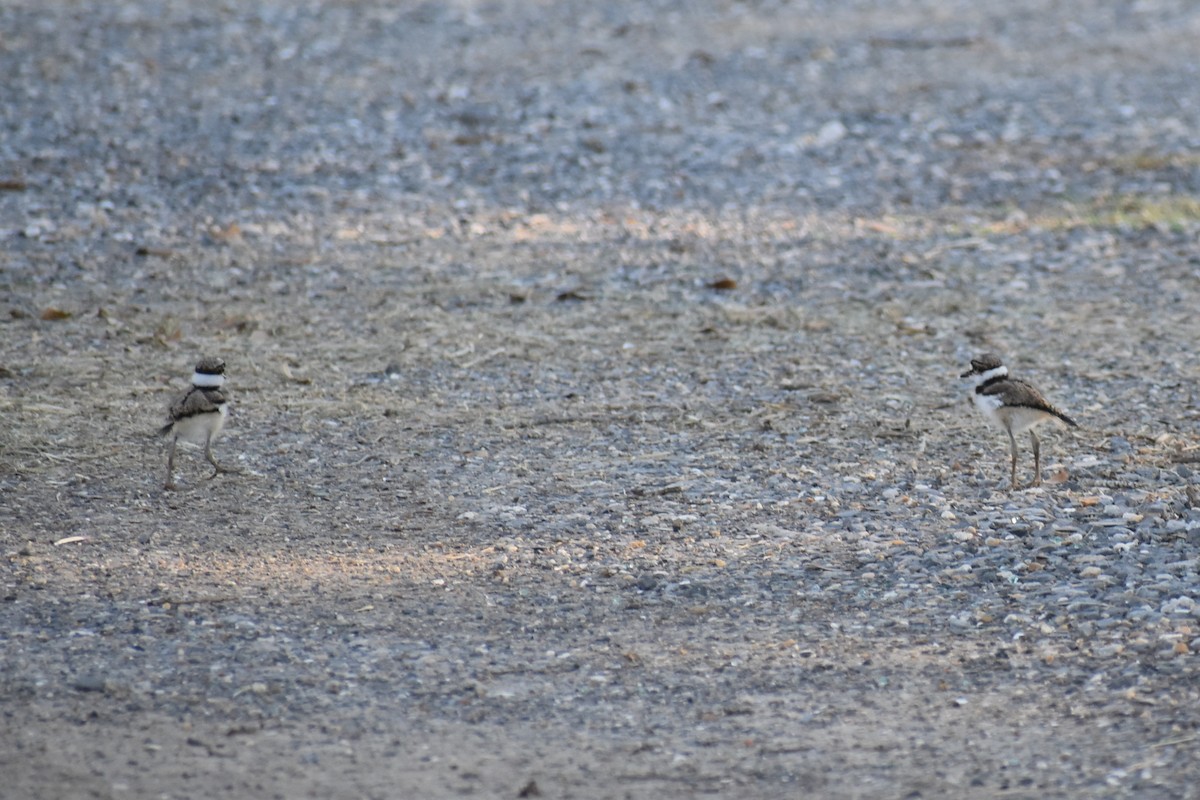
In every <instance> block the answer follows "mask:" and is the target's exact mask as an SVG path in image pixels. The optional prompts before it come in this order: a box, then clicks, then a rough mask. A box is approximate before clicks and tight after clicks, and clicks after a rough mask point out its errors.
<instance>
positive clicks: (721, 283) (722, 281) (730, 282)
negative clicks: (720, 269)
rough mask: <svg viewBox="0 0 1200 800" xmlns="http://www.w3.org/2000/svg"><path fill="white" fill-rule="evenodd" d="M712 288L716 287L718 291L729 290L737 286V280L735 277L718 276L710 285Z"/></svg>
mask: <svg viewBox="0 0 1200 800" xmlns="http://www.w3.org/2000/svg"><path fill="white" fill-rule="evenodd" d="M708 288H710V289H716V290H717V291H718V292H728V291H730V290H732V289H736V288H737V281H735V280H734V279H733V278H717V279H716V280H715V281H713V282H712V283H710V284H709V285H708Z"/></svg>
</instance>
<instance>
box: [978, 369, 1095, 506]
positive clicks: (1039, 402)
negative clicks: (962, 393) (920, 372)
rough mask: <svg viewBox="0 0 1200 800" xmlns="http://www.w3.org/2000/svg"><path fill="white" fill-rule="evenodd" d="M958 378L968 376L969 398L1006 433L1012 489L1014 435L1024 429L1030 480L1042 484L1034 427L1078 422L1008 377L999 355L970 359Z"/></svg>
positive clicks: (1029, 387)
mask: <svg viewBox="0 0 1200 800" xmlns="http://www.w3.org/2000/svg"><path fill="white" fill-rule="evenodd" d="M961 377H963V378H971V379H972V382H973V383H974V386H975V389H974V392H973V393H972V395H971V400H972V401H973V402H974V404H975V407H976V408H977V409H979V412H980V413H981V414H983V416H984V417H985V418H987V420H988V421H989V422H991V423H992V424H993V425H995V426H997V427H999V428H1002V429H1004V430H1005V431H1006V432H1007V433H1008V441H1009V444H1010V445H1011V447H1012V469H1011V481H1012V488H1013V489H1017V488H1018V486H1017V436H1019V435H1020V434H1022V433H1025V432H1026V431H1028V432H1029V438H1030V440H1031V441H1032V443H1033V470H1034V472H1033V482H1032V483H1031V484H1030V485H1031V486H1040V485H1041V483H1042V458H1041V442H1040V441H1038V437H1037V433H1035V432H1034V428H1036V427H1037V426H1039V425H1041V424H1043V423H1046V422H1054V423H1057V424H1060V425H1069V426H1070V427H1072V428H1078V427H1079V425H1078V423H1076V422H1075V420H1073V419H1071V418H1070V417H1069V416H1067V415H1066V414H1065V413H1064V412H1063V411H1062V410H1060V409H1059V408H1058V407H1057V406H1055V405H1054V404H1052V403H1051V402H1050V401H1049V400H1047V399H1046V398H1045V396H1044V395H1043V394H1042V393H1041V392H1040V391H1039V390H1038V388H1037V387H1036V386H1034V385H1033V384H1032V383H1029V382H1028V381H1024V380H1021V379H1020V378H1014V377H1011V376H1010V375H1009V374H1008V367H1006V366H1005V365H1004V361H1003V360H1001V358H1000V356H998V355H996V354H994V353H985V354H984V355H981V356H979V357H978V358H973V359H971V368H970V369H969V370H967V371H966V372H964V373H963V374H962V375H961Z"/></svg>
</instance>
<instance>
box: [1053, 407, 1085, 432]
mask: <svg viewBox="0 0 1200 800" xmlns="http://www.w3.org/2000/svg"><path fill="white" fill-rule="evenodd" d="M1050 413H1051V414H1053V415H1054V416H1056V417H1058V418H1059V419H1061V420H1062V421H1063V422H1065V423H1067V424H1068V425H1070V426H1071V427H1072V428H1078V427H1079V423H1078V422H1076V421H1075V420H1073V419H1071V418H1070V417H1068V416H1067V415H1066V414H1064V413H1063V412H1061V411H1059V410H1058V409H1057V408H1052V409H1050Z"/></svg>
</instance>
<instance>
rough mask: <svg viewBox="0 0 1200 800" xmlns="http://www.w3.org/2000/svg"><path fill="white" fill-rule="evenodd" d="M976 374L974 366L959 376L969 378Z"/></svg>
mask: <svg viewBox="0 0 1200 800" xmlns="http://www.w3.org/2000/svg"><path fill="white" fill-rule="evenodd" d="M974 374H975V368H974V367H972V368H971V369H969V370H967V371H966V372H964V373H963V374H962V375H959V376H958V377H960V378H969V377H971V376H972V375H974Z"/></svg>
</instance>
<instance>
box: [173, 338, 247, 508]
mask: <svg viewBox="0 0 1200 800" xmlns="http://www.w3.org/2000/svg"><path fill="white" fill-rule="evenodd" d="M224 387H225V361H224V360H223V359H220V358H216V357H215V356H208V357H205V358H202V359H200V361H199V362H197V363H196V369H195V371H194V372H193V373H192V385H191V386H189V387H188V389H187V390H186V391H184V392H183V393H182V394H180V395H179V396H178V397H176V398H175V400H174V402H172V403H171V407H170V409H169V410H168V417H169V420H168V422H167V424H166V425H164V426H163V427H162V429H161V430H159V435H161V436H170V437H171V447H170V451H169V452H168V454H167V482H166V483H165V484H163V488H164V489H174V488H175V446H176V444H178V442H179V440H180V439H183V440H185V441H190V442H195V443H196V444H203V445H204V457H205V459H207V460H208V463H209V464H212V466H213V474H212V475H211V476H210V477H212V478H215V477H216V476H217V475H219V474H221V473H236V472H237V470H235V469H229V468H226V467H222V466H221V465H220V464H218V463H217V460H216V459H215V458H213V454H212V445H213V442H214V441H215V440H216V438H217V437H218V436H220V434H221V430H222V428H224V427H225V419H226V417H227V416H228V414H229V398H228V397H227V395H226V394H225V389H224Z"/></svg>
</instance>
